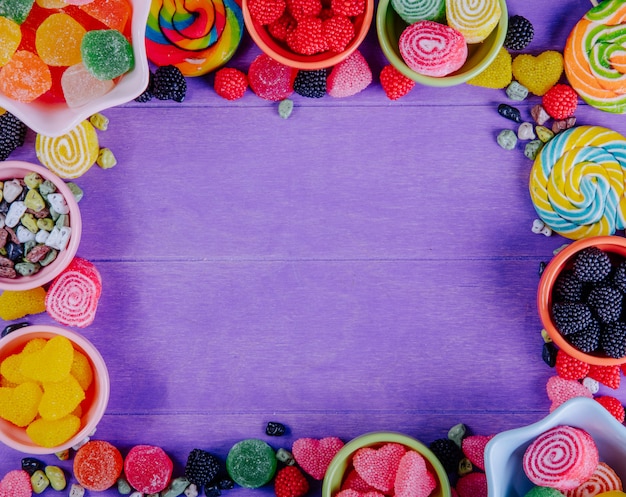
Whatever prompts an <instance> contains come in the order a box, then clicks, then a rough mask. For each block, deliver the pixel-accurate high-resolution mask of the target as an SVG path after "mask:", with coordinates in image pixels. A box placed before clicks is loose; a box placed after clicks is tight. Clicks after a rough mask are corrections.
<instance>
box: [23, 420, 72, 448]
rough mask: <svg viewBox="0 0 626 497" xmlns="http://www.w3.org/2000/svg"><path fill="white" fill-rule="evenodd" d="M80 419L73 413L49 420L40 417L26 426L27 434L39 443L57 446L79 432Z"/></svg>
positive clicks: (44, 445) (43, 445)
mask: <svg viewBox="0 0 626 497" xmlns="http://www.w3.org/2000/svg"><path fill="white" fill-rule="evenodd" d="M78 430H80V419H78V418H77V417H76V416H73V415H72V414H70V415H68V416H65V417H64V418H61V419H55V420H49V419H43V418H39V419H36V420H35V421H33V422H32V423H31V424H29V425H28V428H26V434H27V435H28V436H29V437H30V439H31V440H32V441H33V442H35V443H36V444H37V445H41V446H42V447H56V446H57V445H61V444H62V443H64V442H67V441H68V440H69V439H70V438H72V437H73V436H74V435H76V434H77V433H78Z"/></svg>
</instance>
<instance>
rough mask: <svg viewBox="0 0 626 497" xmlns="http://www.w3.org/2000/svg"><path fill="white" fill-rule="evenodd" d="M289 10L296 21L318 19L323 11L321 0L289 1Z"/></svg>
mask: <svg viewBox="0 0 626 497" xmlns="http://www.w3.org/2000/svg"><path fill="white" fill-rule="evenodd" d="M287 9H288V10H289V13H290V14H291V17H293V18H294V19H295V20H296V21H302V20H304V19H306V18H307V17H317V16H319V14H320V12H321V11H322V2H321V1H320V0H287Z"/></svg>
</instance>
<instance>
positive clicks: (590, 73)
mask: <svg viewBox="0 0 626 497" xmlns="http://www.w3.org/2000/svg"><path fill="white" fill-rule="evenodd" d="M625 47H626V1H625V0H605V1H604V2H602V3H600V4H599V5H598V6H597V7H594V8H593V9H591V10H590V11H589V12H587V14H586V15H585V16H584V17H583V18H582V19H581V20H580V21H578V23H577V24H576V26H574V29H573V30H572V32H571V33H570V35H569V37H568V39H567V43H566V44H565V51H564V52H563V62H564V68H565V74H566V75H567V79H568V80H569V82H570V84H571V85H572V88H574V89H575V90H576V92H577V93H578V94H579V95H580V97H581V98H582V99H583V100H584V101H585V102H587V103H588V104H589V105H591V106H593V107H596V108H598V109H600V110H603V111H606V112H614V113H617V114H622V113H624V112H626V91H625V90H624V88H626V75H625V73H626V48H625Z"/></svg>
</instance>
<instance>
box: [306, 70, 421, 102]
mask: <svg viewBox="0 0 626 497" xmlns="http://www.w3.org/2000/svg"><path fill="white" fill-rule="evenodd" d="M296 79H297V78H296ZM380 85H381V86H382V88H383V91H384V92H385V95H387V98H388V99H389V100H398V99H399V98H401V97H403V96H404V95H406V94H407V93H409V92H410V91H411V90H412V89H413V88H415V81H413V80H412V79H410V78H408V77H407V76H405V75H404V74H402V73H401V72H400V71H398V69H396V68H395V67H394V66H392V65H391V64H387V65H386V66H385V67H383V68H382V70H381V71H380Z"/></svg>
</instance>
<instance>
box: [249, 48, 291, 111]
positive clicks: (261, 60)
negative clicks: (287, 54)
mask: <svg viewBox="0 0 626 497" xmlns="http://www.w3.org/2000/svg"><path fill="white" fill-rule="evenodd" d="M297 74H298V70H297V69H294V68H292V67H288V66H286V65H285V64H281V63H280V62H277V61H275V60H274V59H272V58H271V57H270V56H269V55H266V54H260V55H258V56H257V57H256V58H255V59H254V60H253V61H252V63H251V64H250V67H249V69H248V83H249V84H250V88H252V91H253V92H254V93H256V94H257V96H259V97H261V98H263V99H265V100H272V101H274V102H280V101H281V100H284V99H285V98H287V97H288V96H289V95H291V94H292V93H293V82H294V80H295V79H296V75H297Z"/></svg>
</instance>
